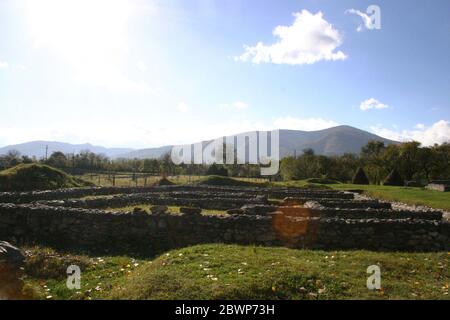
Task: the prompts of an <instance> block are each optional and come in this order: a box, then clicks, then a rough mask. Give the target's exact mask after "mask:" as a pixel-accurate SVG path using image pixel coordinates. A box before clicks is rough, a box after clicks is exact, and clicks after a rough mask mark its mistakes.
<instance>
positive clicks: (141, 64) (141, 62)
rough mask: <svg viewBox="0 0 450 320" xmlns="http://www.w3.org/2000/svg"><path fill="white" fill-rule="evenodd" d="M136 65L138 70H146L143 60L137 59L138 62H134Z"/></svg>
mask: <svg viewBox="0 0 450 320" xmlns="http://www.w3.org/2000/svg"><path fill="white" fill-rule="evenodd" d="M136 66H137V68H138V69H139V70H141V71H142V72H145V71H147V70H148V67H147V65H146V64H145V62H144V61H138V63H137V64H136Z"/></svg>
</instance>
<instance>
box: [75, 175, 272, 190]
mask: <svg viewBox="0 0 450 320" xmlns="http://www.w3.org/2000/svg"><path fill="white" fill-rule="evenodd" d="M80 177H81V178H82V179H83V180H86V181H89V182H92V183H95V184H96V185H98V186H103V187H108V186H112V185H113V181H112V178H111V177H110V176H108V175H107V174H89V173H87V174H84V175H82V176H80ZM131 177H132V173H121V174H117V175H116V177H115V185H116V186H118V187H133V186H140V187H142V186H145V185H146V184H145V177H144V176H143V175H137V178H136V180H135V181H133V180H132V179H131ZM160 179H161V177H160V176H148V177H147V186H150V185H152V184H155V183H156V182H158V181H159V180H160ZM167 179H169V180H170V181H172V182H174V183H176V184H191V183H198V182H200V181H202V180H204V179H205V176H195V175H177V176H168V177H167ZM235 180H238V181H244V182H251V183H265V182H267V180H266V179H260V178H235Z"/></svg>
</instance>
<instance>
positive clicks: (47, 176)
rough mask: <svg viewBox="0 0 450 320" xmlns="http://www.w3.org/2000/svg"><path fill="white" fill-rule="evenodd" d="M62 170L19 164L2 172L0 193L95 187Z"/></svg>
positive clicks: (0, 173)
mask: <svg viewBox="0 0 450 320" xmlns="http://www.w3.org/2000/svg"><path fill="white" fill-rule="evenodd" d="M93 185H94V184H93V183H90V182H87V181H84V180H82V179H79V178H75V177H74V176H71V175H69V174H67V173H65V172H63V171H61V170H58V169H55V168H52V167H50V166H47V165H42V164H36V163H33V164H19V165H17V166H15V167H12V168H10V169H7V170H4V171H1V172H0V191H31V190H52V189H59V188H75V187H86V186H93Z"/></svg>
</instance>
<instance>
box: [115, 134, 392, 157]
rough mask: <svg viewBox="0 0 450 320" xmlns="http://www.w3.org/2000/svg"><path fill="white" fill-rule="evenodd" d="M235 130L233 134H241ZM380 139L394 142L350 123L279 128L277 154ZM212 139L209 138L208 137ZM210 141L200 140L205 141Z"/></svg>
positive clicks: (348, 147)
mask: <svg viewBox="0 0 450 320" xmlns="http://www.w3.org/2000/svg"><path fill="white" fill-rule="evenodd" d="M245 134H246V133H239V134H236V135H234V136H235V137H237V136H240V135H245ZM371 140H375V141H382V142H384V143H385V144H386V145H389V144H393V143H398V142H396V141H392V140H389V139H385V138H382V137H380V136H377V135H375V134H373V133H370V132H367V131H364V130H361V129H357V128H354V127H350V126H338V127H333V128H329V129H324V130H318V131H300V130H280V156H281V157H285V156H288V155H294V153H297V154H299V155H300V154H301V153H302V150H304V149H307V148H311V149H313V150H314V152H315V153H316V154H319V155H327V156H330V155H342V154H344V153H359V152H360V151H361V148H362V147H363V146H364V145H366V144H367V143H368V142H369V141H371ZM210 141H212V140H210ZM210 141H203V144H207V143H209V142H210ZM171 148H172V146H165V147H159V148H150V149H141V150H134V151H132V152H129V153H125V154H121V155H120V157H123V158H138V159H144V158H157V157H161V156H162V155H164V154H165V153H167V152H170V150H171Z"/></svg>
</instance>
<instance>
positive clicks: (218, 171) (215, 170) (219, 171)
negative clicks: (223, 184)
mask: <svg viewBox="0 0 450 320" xmlns="http://www.w3.org/2000/svg"><path fill="white" fill-rule="evenodd" d="M206 174H207V175H208V176H222V177H227V176H228V170H227V169H225V168H224V167H223V166H218V165H216V164H215V163H213V164H212V165H210V166H209V168H208V171H207V172H206Z"/></svg>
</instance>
